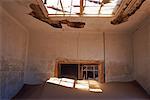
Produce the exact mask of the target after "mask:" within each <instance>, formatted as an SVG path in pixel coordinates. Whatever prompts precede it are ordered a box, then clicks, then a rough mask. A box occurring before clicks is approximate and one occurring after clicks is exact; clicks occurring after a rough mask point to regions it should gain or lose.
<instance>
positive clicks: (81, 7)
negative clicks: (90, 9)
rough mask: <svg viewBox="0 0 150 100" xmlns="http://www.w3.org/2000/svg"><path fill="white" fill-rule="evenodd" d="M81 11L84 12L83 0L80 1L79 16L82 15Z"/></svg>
mask: <svg viewBox="0 0 150 100" xmlns="http://www.w3.org/2000/svg"><path fill="white" fill-rule="evenodd" d="M83 10H84V7H83V0H80V15H83Z"/></svg>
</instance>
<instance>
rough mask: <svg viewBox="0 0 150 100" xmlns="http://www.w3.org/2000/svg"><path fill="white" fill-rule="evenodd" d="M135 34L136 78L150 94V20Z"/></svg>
mask: <svg viewBox="0 0 150 100" xmlns="http://www.w3.org/2000/svg"><path fill="white" fill-rule="evenodd" d="M141 25H142V26H141V27H140V28H139V29H138V30H137V31H136V32H135V33H134V34H133V40H134V41H133V44H134V72H135V73H134V77H135V79H136V80H137V81H138V82H139V83H140V84H141V85H142V86H143V88H144V89H145V90H147V92H148V93H149V94H150V19H149V17H148V19H147V20H146V21H145V22H144V23H142V24H141Z"/></svg>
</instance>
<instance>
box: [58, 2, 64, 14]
mask: <svg viewBox="0 0 150 100" xmlns="http://www.w3.org/2000/svg"><path fill="white" fill-rule="evenodd" d="M59 1H60V5H61V9H62V12H63V14H64V15H65V12H64V7H63V4H62V1H61V0H59Z"/></svg>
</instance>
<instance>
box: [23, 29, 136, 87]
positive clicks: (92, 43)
mask: <svg viewBox="0 0 150 100" xmlns="http://www.w3.org/2000/svg"><path fill="white" fill-rule="evenodd" d="M29 37H30V39H29V53H28V67H27V70H26V74H25V77H26V78H25V80H26V81H25V82H26V83H29V84H38V83H41V82H44V81H45V80H46V79H47V77H48V76H49V74H50V76H53V74H54V66H55V60H56V59H57V58H67V59H77V60H100V61H104V40H103V39H104V38H103V32H93V31H76V30H73V29H72V30H71V31H65V30H62V31H60V30H59V31H58V32H57V31H51V32H47V33H45V32H44V33H42V32H39V31H38V32H35V31H30V36H29ZM105 42H106V44H105V45H106V48H105V53H106V81H107V82H110V81H129V80H132V67H133V66H132V41H131V34H126V33H105Z"/></svg>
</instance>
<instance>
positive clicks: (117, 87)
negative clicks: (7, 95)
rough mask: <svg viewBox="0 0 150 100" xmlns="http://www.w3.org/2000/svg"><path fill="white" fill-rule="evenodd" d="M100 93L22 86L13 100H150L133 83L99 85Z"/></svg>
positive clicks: (53, 85)
mask: <svg viewBox="0 0 150 100" xmlns="http://www.w3.org/2000/svg"><path fill="white" fill-rule="evenodd" d="M101 88H102V90H103V92H102V93H93V92H89V91H84V90H78V89H75V88H67V87H62V86H58V85H55V84H51V83H45V84H41V85H24V87H23V88H22V89H21V90H20V92H19V93H18V94H17V95H16V96H15V97H13V99H14V100H16V99H18V100H150V95H148V94H147V93H146V92H145V91H144V90H143V88H142V87H141V86H139V84H138V83H137V82H135V81H133V82H111V83H104V84H101Z"/></svg>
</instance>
